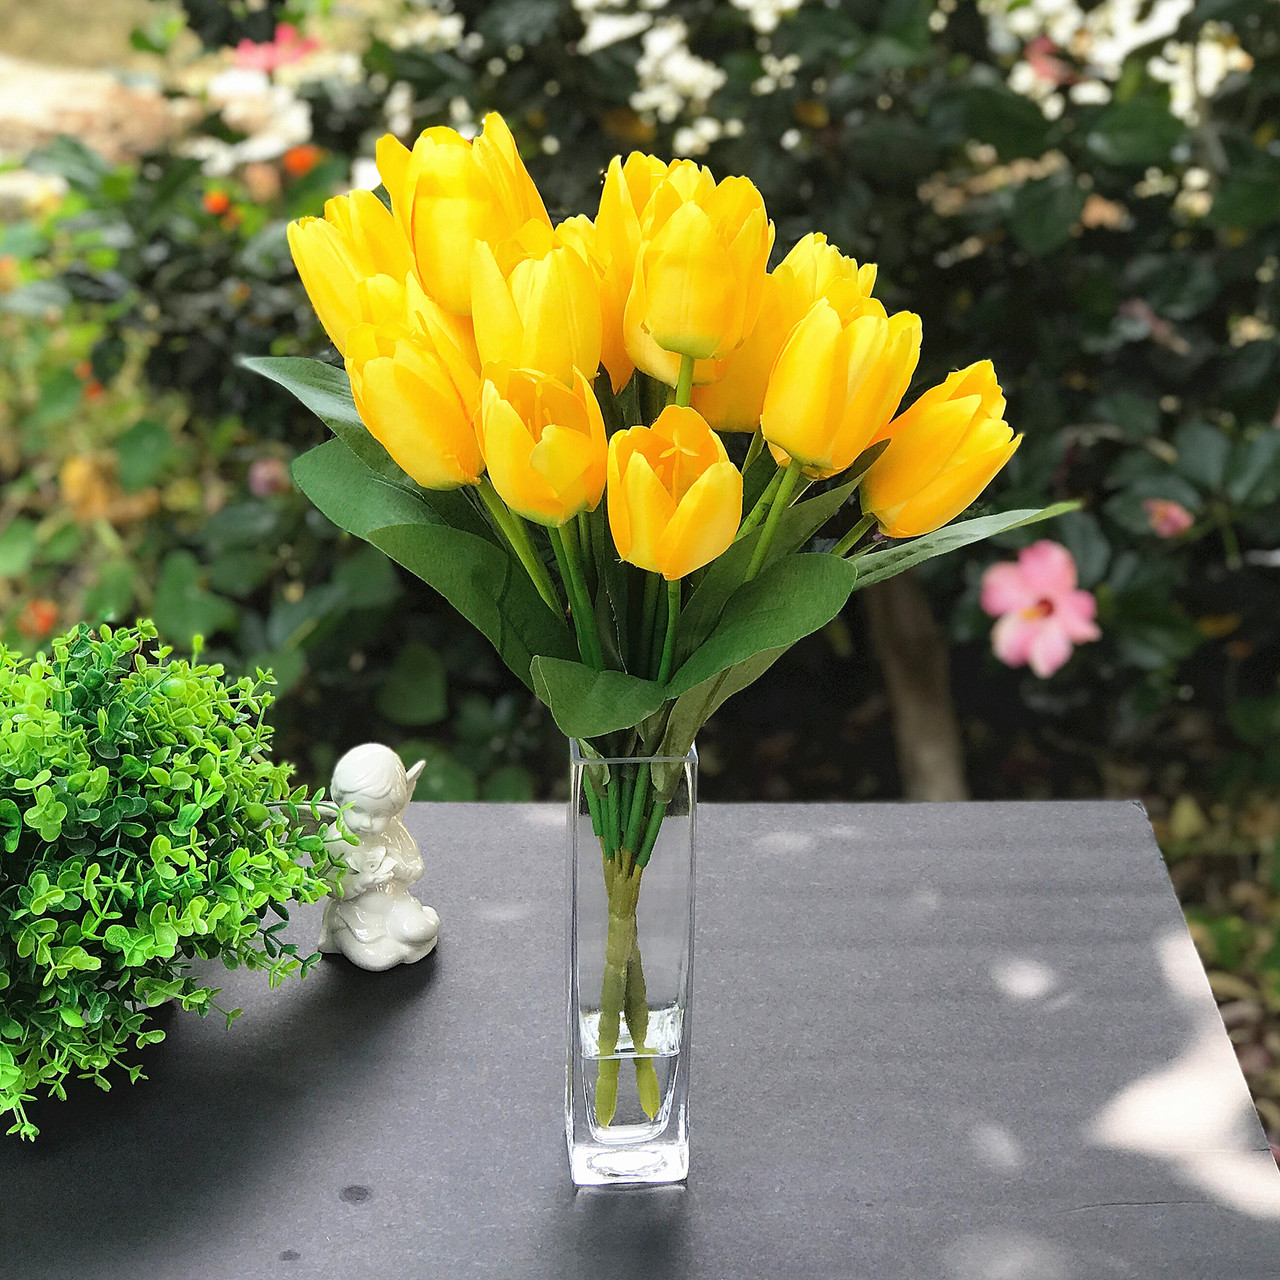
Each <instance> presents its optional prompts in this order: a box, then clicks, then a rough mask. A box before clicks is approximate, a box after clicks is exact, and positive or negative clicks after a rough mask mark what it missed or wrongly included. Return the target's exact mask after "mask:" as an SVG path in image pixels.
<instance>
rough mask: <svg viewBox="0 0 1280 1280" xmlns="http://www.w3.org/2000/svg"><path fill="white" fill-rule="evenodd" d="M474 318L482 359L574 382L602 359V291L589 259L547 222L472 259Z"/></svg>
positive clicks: (482, 247)
mask: <svg viewBox="0 0 1280 1280" xmlns="http://www.w3.org/2000/svg"><path fill="white" fill-rule="evenodd" d="M471 273H472V274H471V302H472V320H473V321H474V323H475V334H476V347H477V349H478V351H479V353H480V360H481V362H482V364H486V365H487V364H492V363H503V364H509V365H512V366H515V367H519V368H524V369H536V370H537V371H538V372H539V373H543V374H546V375H547V376H548V377H551V378H556V379H558V380H559V381H560V382H563V383H566V384H568V383H571V382H572V381H573V374H574V370H575V369H580V370H581V371H582V372H583V373H584V374H585V375H586V376H587V377H588V378H589V379H592V378H594V377H595V376H596V369H597V368H598V367H599V365H600V341H601V338H600V292H599V288H598V286H597V283H596V274H595V271H594V269H593V268H592V266H591V264H590V263H589V262H588V261H587V259H586V258H585V257H584V256H583V254H582V253H581V252H580V251H579V250H578V248H576V247H573V245H572V243H571V242H566V240H565V239H564V238H563V237H562V236H561V235H560V234H559V233H558V232H556V231H553V230H552V229H551V228H550V227H548V226H546V225H545V224H543V223H541V222H527V223H525V225H524V227H523V228H522V229H521V231H520V234H519V235H518V236H513V237H512V238H511V239H509V240H505V241H503V242H502V243H501V244H499V245H498V246H497V248H496V250H495V249H493V248H490V247H489V245H487V244H485V243H484V242H483V241H479V242H477V243H476V246H475V249H474V251H473V253H472V258H471Z"/></svg>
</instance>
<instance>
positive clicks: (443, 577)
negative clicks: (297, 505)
mask: <svg viewBox="0 0 1280 1280" xmlns="http://www.w3.org/2000/svg"><path fill="white" fill-rule="evenodd" d="M293 474H294V478H295V479H296V480H297V482H298V486H299V488H301V489H302V491H303V492H304V493H305V494H306V495H307V497H309V498H310V499H311V501H312V502H314V503H315V504H316V506H317V507H319V508H320V510H321V511H322V512H323V513H324V514H325V515H326V516H328V517H329V519H330V520H332V521H333V522H334V524H336V525H337V526H338V527H339V528H342V529H346V530H347V532H348V533H353V534H355V535H356V537H358V538H363V539H364V540H365V541H366V542H370V543H372V544H373V545H374V546H375V547H378V548H379V549H380V550H382V551H384V552H386V554H387V555H389V556H390V557H391V558H392V559H393V560H395V561H396V562H397V563H398V564H401V565H403V566H404V567H405V568H406V569H408V570H409V572H410V573H413V574H416V575H417V576H418V577H419V578H421V579H422V580H423V581H424V582H426V583H427V584H428V585H429V586H431V587H434V588H435V589H436V590H437V591H439V592H440V594H441V595H442V596H444V597H445V599H447V600H448V601H449V603H450V604H452V605H453V607H454V608H455V609H457V610H458V612H459V613H461V614H462V615H463V617H465V618H466V619H467V620H468V621H469V622H471V623H472V624H473V625H474V626H475V627H476V628H477V629H478V630H479V631H480V632H481V633H483V634H484V635H485V636H486V637H487V638H488V639H489V641H490V642H491V643H492V644H493V646H494V648H495V649H497V651H498V653H499V655H500V656H501V658H502V660H503V661H504V662H505V663H506V664H507V666H509V667H510V668H511V670H512V671H514V672H515V674H516V675H517V676H519V677H520V679H521V680H523V681H524V682H525V684H527V685H529V686H530V688H532V684H531V676H530V674H529V663H530V661H531V659H532V658H533V656H534V655H535V654H548V655H550V656H552V657H558V658H571V657H572V656H573V655H574V653H575V647H574V643H573V640H572V637H571V636H570V634H569V629H568V625H567V624H566V622H565V620H564V618H562V617H559V616H558V615H556V614H554V613H552V612H551V610H550V609H549V608H548V607H547V606H546V604H545V603H544V602H543V600H542V598H541V597H540V596H539V595H538V593H537V591H536V589H535V588H534V586H533V584H532V583H531V582H530V581H529V577H528V574H527V573H526V572H525V570H524V568H523V566H522V565H521V564H520V563H519V562H518V561H517V560H516V559H515V558H514V557H513V556H510V555H508V554H506V553H505V552H503V551H502V550H500V549H499V548H498V547H497V546H495V545H494V544H493V543H492V542H489V541H487V540H485V539H482V538H477V537H476V536H475V535H473V534H470V533H467V532H466V531H465V530H462V529H454V528H451V527H450V526H448V525H445V524H441V523H439V520H440V517H439V516H438V515H437V514H436V513H435V512H434V511H433V510H432V509H431V508H430V507H428V506H427V505H426V503H425V502H423V501H422V499H421V498H420V497H419V496H417V495H415V494H414V493H411V492H409V491H408V490H406V489H403V488H401V487H400V486H398V485H395V484H391V483H388V482H387V481H386V480H384V479H382V478H381V477H379V476H376V475H374V474H373V473H372V472H371V471H370V470H369V468H368V467H366V466H365V465H364V464H363V463H362V462H361V461H360V460H359V459H358V458H357V457H356V456H355V455H354V454H353V453H352V452H351V450H350V449H348V448H347V446H346V445H345V444H343V443H342V441H340V440H329V441H327V442H326V443H324V444H322V445H319V446H317V447H316V448H314V449H312V450H310V451H309V452H308V453H304V454H303V455H302V457H300V458H299V459H298V460H297V461H296V462H295V463H294V465H293Z"/></svg>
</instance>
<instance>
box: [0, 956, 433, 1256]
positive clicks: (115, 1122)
mask: <svg viewBox="0 0 1280 1280" xmlns="http://www.w3.org/2000/svg"><path fill="white" fill-rule="evenodd" d="M440 963H442V962H441V961H440V960H439V959H438V953H432V954H431V955H430V956H428V957H426V959H424V960H422V961H420V962H419V963H418V964H416V965H411V966H405V967H403V968H400V969H396V970H392V971H389V972H387V973H366V972H365V971H363V970H361V969H358V968H356V967H355V966H353V965H351V964H349V963H347V962H346V961H345V960H342V959H339V958H326V959H325V960H324V961H322V962H321V963H320V964H319V965H317V967H316V968H315V969H313V970H312V972H311V973H310V974H309V975H308V976H307V978H306V979H305V980H303V983H302V987H301V990H300V991H299V992H298V993H297V994H296V995H295V996H294V997H293V998H292V999H290V1000H288V1001H281V1002H280V1004H279V1005H278V1006H275V1007H273V1006H270V1005H267V1006H263V1005H258V1006H257V1010H256V1013H255V1016H254V1017H253V1019H252V1023H247V1022H246V1021H245V1020H241V1021H238V1022H237V1023H236V1024H235V1027H234V1028H232V1029H231V1030H229V1031H227V1032H226V1034H227V1036H228V1037H229V1040H228V1043H227V1044H226V1045H224V1046H220V1047H219V1050H218V1052H217V1053H216V1054H214V1053H201V1046H202V1043H204V1044H207V1038H206V1037H205V1036H203V1034H202V1033H203V1032H204V1028H202V1027H200V1026H199V1025H196V1026H195V1027H194V1028H193V1027H192V1025H191V1024H192V1022H193V1021H194V1019H195V1017H196V1015H194V1014H184V1013H182V1012H181V1011H176V1010H175V1011H174V1012H173V1013H172V1015H170V1016H168V1017H166V1018H165V1019H164V1022H165V1024H166V1030H167V1031H168V1033H169V1034H168V1038H167V1039H166V1040H165V1041H163V1042H161V1043H160V1044H157V1045H154V1046H149V1047H148V1049H147V1050H145V1051H144V1052H143V1054H142V1055H141V1059H142V1061H143V1063H144V1067H145V1070H146V1073H147V1075H148V1077H149V1079H148V1080H146V1081H140V1082H139V1083H138V1084H136V1085H130V1084H129V1083H128V1081H127V1078H126V1079H124V1081H123V1083H122V1084H120V1085H118V1086H115V1087H113V1088H112V1090H111V1091H110V1092H109V1093H104V1092H102V1091H101V1090H99V1089H97V1088H96V1087H95V1086H92V1085H90V1084H87V1083H85V1082H83V1081H74V1082H72V1084H73V1085H74V1089H72V1088H71V1087H69V1089H68V1093H69V1097H70V1101H69V1102H68V1103H58V1102H49V1101H44V1102H40V1103H38V1104H34V1105H33V1106H31V1107H30V1108H29V1112H30V1114H31V1116H32V1118H33V1119H34V1120H35V1122H36V1123H37V1124H38V1125H39V1127H40V1136H39V1137H38V1138H37V1139H36V1140H35V1142H34V1143H29V1144H27V1143H19V1142H18V1141H16V1140H15V1139H7V1140H5V1141H4V1142H3V1144H0V1186H3V1187H4V1197H5V1216H6V1217H7V1218H8V1219H9V1220H10V1221H14V1220H17V1221H21V1222H22V1223H23V1231H22V1237H23V1240H24V1242H25V1241H31V1240H40V1241H41V1244H40V1253H39V1255H38V1257H37V1256H33V1257H32V1258H31V1259H30V1261H26V1260H24V1259H22V1258H20V1257H19V1256H16V1255H15V1253H14V1252H13V1250H12V1249H11V1247H9V1246H6V1245H5V1242H4V1237H5V1236H6V1235H7V1234H8V1233H7V1232H6V1231H5V1229H4V1228H3V1227H2V1226H0V1252H3V1254H4V1255H5V1261H6V1263H7V1264H8V1265H9V1266H13V1267H15V1268H16V1269H15V1270H14V1271H13V1272H12V1274H13V1275H15V1276H18V1275H28V1274H31V1271H30V1270H29V1269H28V1268H30V1267H34V1266H40V1267H42V1268H45V1269H47V1270H48V1273H49V1274H58V1271H57V1266H56V1263H57V1260H58V1259H61V1258H65V1259H67V1260H68V1263H70V1262H72V1261H73V1262H74V1272H71V1271H68V1272H66V1274H67V1275H68V1276H70V1275H71V1274H75V1275H86V1276H87V1275H92V1274H94V1271H95V1267H94V1262H95V1258H97V1257H99V1256H110V1255H114V1254H118V1253H119V1252H120V1251H121V1250H124V1249H126V1248H128V1249H131V1250H132V1249H137V1250H142V1249H144V1248H145V1246H146V1242H147V1241H149V1240H165V1239H168V1240H172V1239H173V1238H175V1237H178V1236H181V1235H182V1234H184V1232H189V1231H190V1230H191V1229H192V1227H193V1226H194V1225H196V1224H198V1225H199V1227H200V1229H201V1230H202V1231H204V1230H209V1229H211V1228H212V1229H214V1230H216V1229H217V1227H218V1224H219V1222H221V1221H228V1222H229V1221H234V1220H235V1219H236V1218H238V1217H240V1218H242V1217H243V1212H244V1195H245V1191H246V1188H247V1187H252V1186H255V1185H260V1183H261V1182H262V1181H263V1180H264V1179H269V1178H270V1177H272V1176H276V1175H277V1172H278V1171H282V1170H285V1169H288V1168H289V1167H290V1166H291V1165H292V1164H293V1163H294V1158H295V1156H296V1155H297V1153H298V1150H299V1148H300V1147H301V1146H302V1145H303V1144H306V1145H307V1146H313V1145H314V1144H315V1142H316V1141H317V1134H316V1132H315V1131H314V1129H311V1130H309V1131H308V1130H305V1129H304V1126H303V1125H302V1124H301V1122H300V1117H301V1116H302V1115H303V1114H305V1115H308V1116H314V1115H316V1114H320V1115H325V1114H328V1115H329V1116H330V1117H331V1118H333V1120H334V1122H335V1123H339V1122H341V1120H342V1118H343V1117H344V1116H346V1115H347V1114H349V1112H350V1110H351V1098H352V1094H353V1082H352V1080H351V1048H350V1046H351V1045H352V1044H362V1045H363V1046H364V1053H365V1055H366V1056H364V1057H363V1059H362V1060H363V1061H364V1062H365V1063H368V1062H370V1061H374V1062H376V1061H377V1060H378V1057H379V1055H378V1054H377V1050H376V1046H377V1045H378V1044H379V1043H380V1042H383V1041H390V1040H392V1039H394V1038H395V1036H396V1035H397V1028H398V1026H399V1024H400V1023H401V1021H402V1020H403V1018H404V1017H405V1016H408V1015H410V1014H413V1015H414V1016H416V1015H417V1013H418V1012H419V1011H420V1010H421V1009H422V1007H423V1002H424V1000H429V999H430V988H431V986H432V980H433V977H434V975H435V973H436V971H437V967H438V965H439V964H440ZM209 977H210V980H212V981H213V982H215V983H217V982H218V981H220V980H223V981H225V982H226V985H227V986H228V987H230V986H233V985H234V986H235V987H236V989H237V990H238V991H240V992H243V990H244V985H245V984H246V983H247V982H249V981H252V980H260V981H261V982H263V983H264V984H265V983H266V981H267V978H266V975H265V974H257V973H255V974H248V975H244V974H235V975H232V974H226V975H222V974H218V973H214V974H210V975H209ZM228 996H232V993H231V992H227V993H226V994H225V995H224V997H223V998H224V999H226V998H227V997H228ZM232 998H234V996H232ZM273 1015H275V1016H273ZM248 1016H249V1015H246V1019H247V1018H248ZM217 1017H218V1015H216V1014H211V1015H210V1019H216V1018H217ZM335 1025H337V1026H340V1027H341V1028H342V1035H341V1036H340V1037H338V1036H335V1035H334V1034H333V1030H332V1028H333V1027H334V1026H335ZM210 1030H215V1029H214V1028H210ZM192 1031H194V1033H195V1034H194V1035H193V1034H192ZM371 1050H372V1052H370V1051H371ZM369 1084H370V1082H369V1081H367V1080H366V1081H364V1082H363V1085H364V1086H365V1087H367V1086H368V1085H369ZM295 1119H297V1120H298V1121H299V1122H298V1123H294V1121H295ZM122 1135H125V1136H124V1137H123V1138H122ZM320 1140H321V1141H323V1140H324V1138H323V1135H322V1136H321V1139H320ZM46 1164H47V1165H51V1166H54V1167H56V1169H57V1170H58V1177H59V1183H60V1195H59V1197H58V1198H57V1200H56V1201H51V1200H50V1198H49V1197H48V1195H47V1191H48V1187H47V1182H45V1181H44V1180H42V1179H40V1178H38V1177H37V1175H38V1173H39V1171H40V1169H41V1166H43V1165H46ZM24 1175H30V1182H28V1177H27V1176H24ZM28 1185H30V1186H32V1187H39V1188H41V1190H42V1192H43V1193H44V1194H40V1193H39V1192H36V1193H32V1194H27V1193H26V1187H27V1186H28ZM68 1205H74V1206H75V1207H76V1212H75V1214H74V1215H68V1214H67V1213H66V1206H68ZM42 1237H43V1239H42ZM24 1262H25V1266H24ZM0 1270H3V1268H0ZM5 1274H6V1275H7V1274H10V1273H9V1272H8V1271H5ZM40 1274H45V1271H41V1272H40Z"/></svg>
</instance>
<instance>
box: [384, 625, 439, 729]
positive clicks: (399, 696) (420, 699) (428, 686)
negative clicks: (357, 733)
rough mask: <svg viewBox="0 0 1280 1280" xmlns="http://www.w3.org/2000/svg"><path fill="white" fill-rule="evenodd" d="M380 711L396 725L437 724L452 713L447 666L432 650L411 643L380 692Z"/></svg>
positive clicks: (428, 647)
mask: <svg viewBox="0 0 1280 1280" xmlns="http://www.w3.org/2000/svg"><path fill="white" fill-rule="evenodd" d="M378 710H379V711H380V712H381V713H382V714H383V715H384V716H386V718H387V719H388V720H390V721H391V723H392V724H405V725H420V724H436V723H437V722H438V721H440V720H443V719H444V718H445V716H446V714H448V711H449V700H448V696H447V693H446V688H445V676H444V663H443V662H442V661H441V658H440V655H439V654H438V653H437V652H436V651H435V650H434V649H432V648H431V647H430V646H428V645H425V644H420V643H418V642H417V641H414V640H411V641H410V642H409V643H408V644H406V645H405V646H404V647H403V648H402V649H401V650H400V652H399V653H398V654H396V660H395V662H394V663H393V664H392V666H391V670H390V671H389V672H388V673H387V678H386V679H385V680H384V681H383V682H382V688H381V689H379V690H378Z"/></svg>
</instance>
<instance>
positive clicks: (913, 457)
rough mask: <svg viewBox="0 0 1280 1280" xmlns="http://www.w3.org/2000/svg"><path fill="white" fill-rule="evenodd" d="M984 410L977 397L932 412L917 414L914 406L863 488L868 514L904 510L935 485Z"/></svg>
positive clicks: (899, 421)
mask: <svg viewBox="0 0 1280 1280" xmlns="http://www.w3.org/2000/svg"><path fill="white" fill-rule="evenodd" d="M916 403H917V405H918V404H919V401H917V402H916ZM979 404H980V401H979V399H978V397H977V396H966V397H965V398H964V399H963V400H948V401H943V402H942V403H941V404H934V405H933V407H932V409H930V410H928V411H923V410H922V411H921V412H915V411H914V410H915V409H916V406H915V405H913V406H912V408H911V409H909V410H908V411H907V413H905V414H903V415H902V416H901V417H899V418H898V419H897V421H896V423H895V424H894V426H893V427H892V428H890V432H889V447H888V448H887V449H886V450H885V451H884V452H883V453H882V454H881V455H880V456H879V457H878V458H877V459H876V460H875V462H874V463H873V464H872V467H871V470H870V471H868V472H867V475H866V479H865V480H863V482H862V491H863V497H864V501H865V503H866V509H867V510H870V511H882V510H886V509H888V508H890V507H901V506H902V505H903V504H904V503H906V502H909V501H910V500H911V498H912V497H914V496H915V495H916V494H918V493H919V492H920V491H921V490H923V489H924V488H925V486H927V485H930V484H932V483H933V482H934V481H935V480H936V479H937V478H938V476H939V475H940V474H941V472H942V471H943V470H944V468H945V467H946V466H947V463H948V461H949V460H950V458H951V455H952V454H953V453H954V452H955V451H956V449H957V447H958V446H959V444H960V442H961V441H962V440H963V439H964V436H965V432H966V431H967V430H968V429H969V423H970V421H971V420H972V418H973V414H974V412H975V411H976V409H977V408H978V406H979ZM899 424H901V425H900V426H899Z"/></svg>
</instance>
